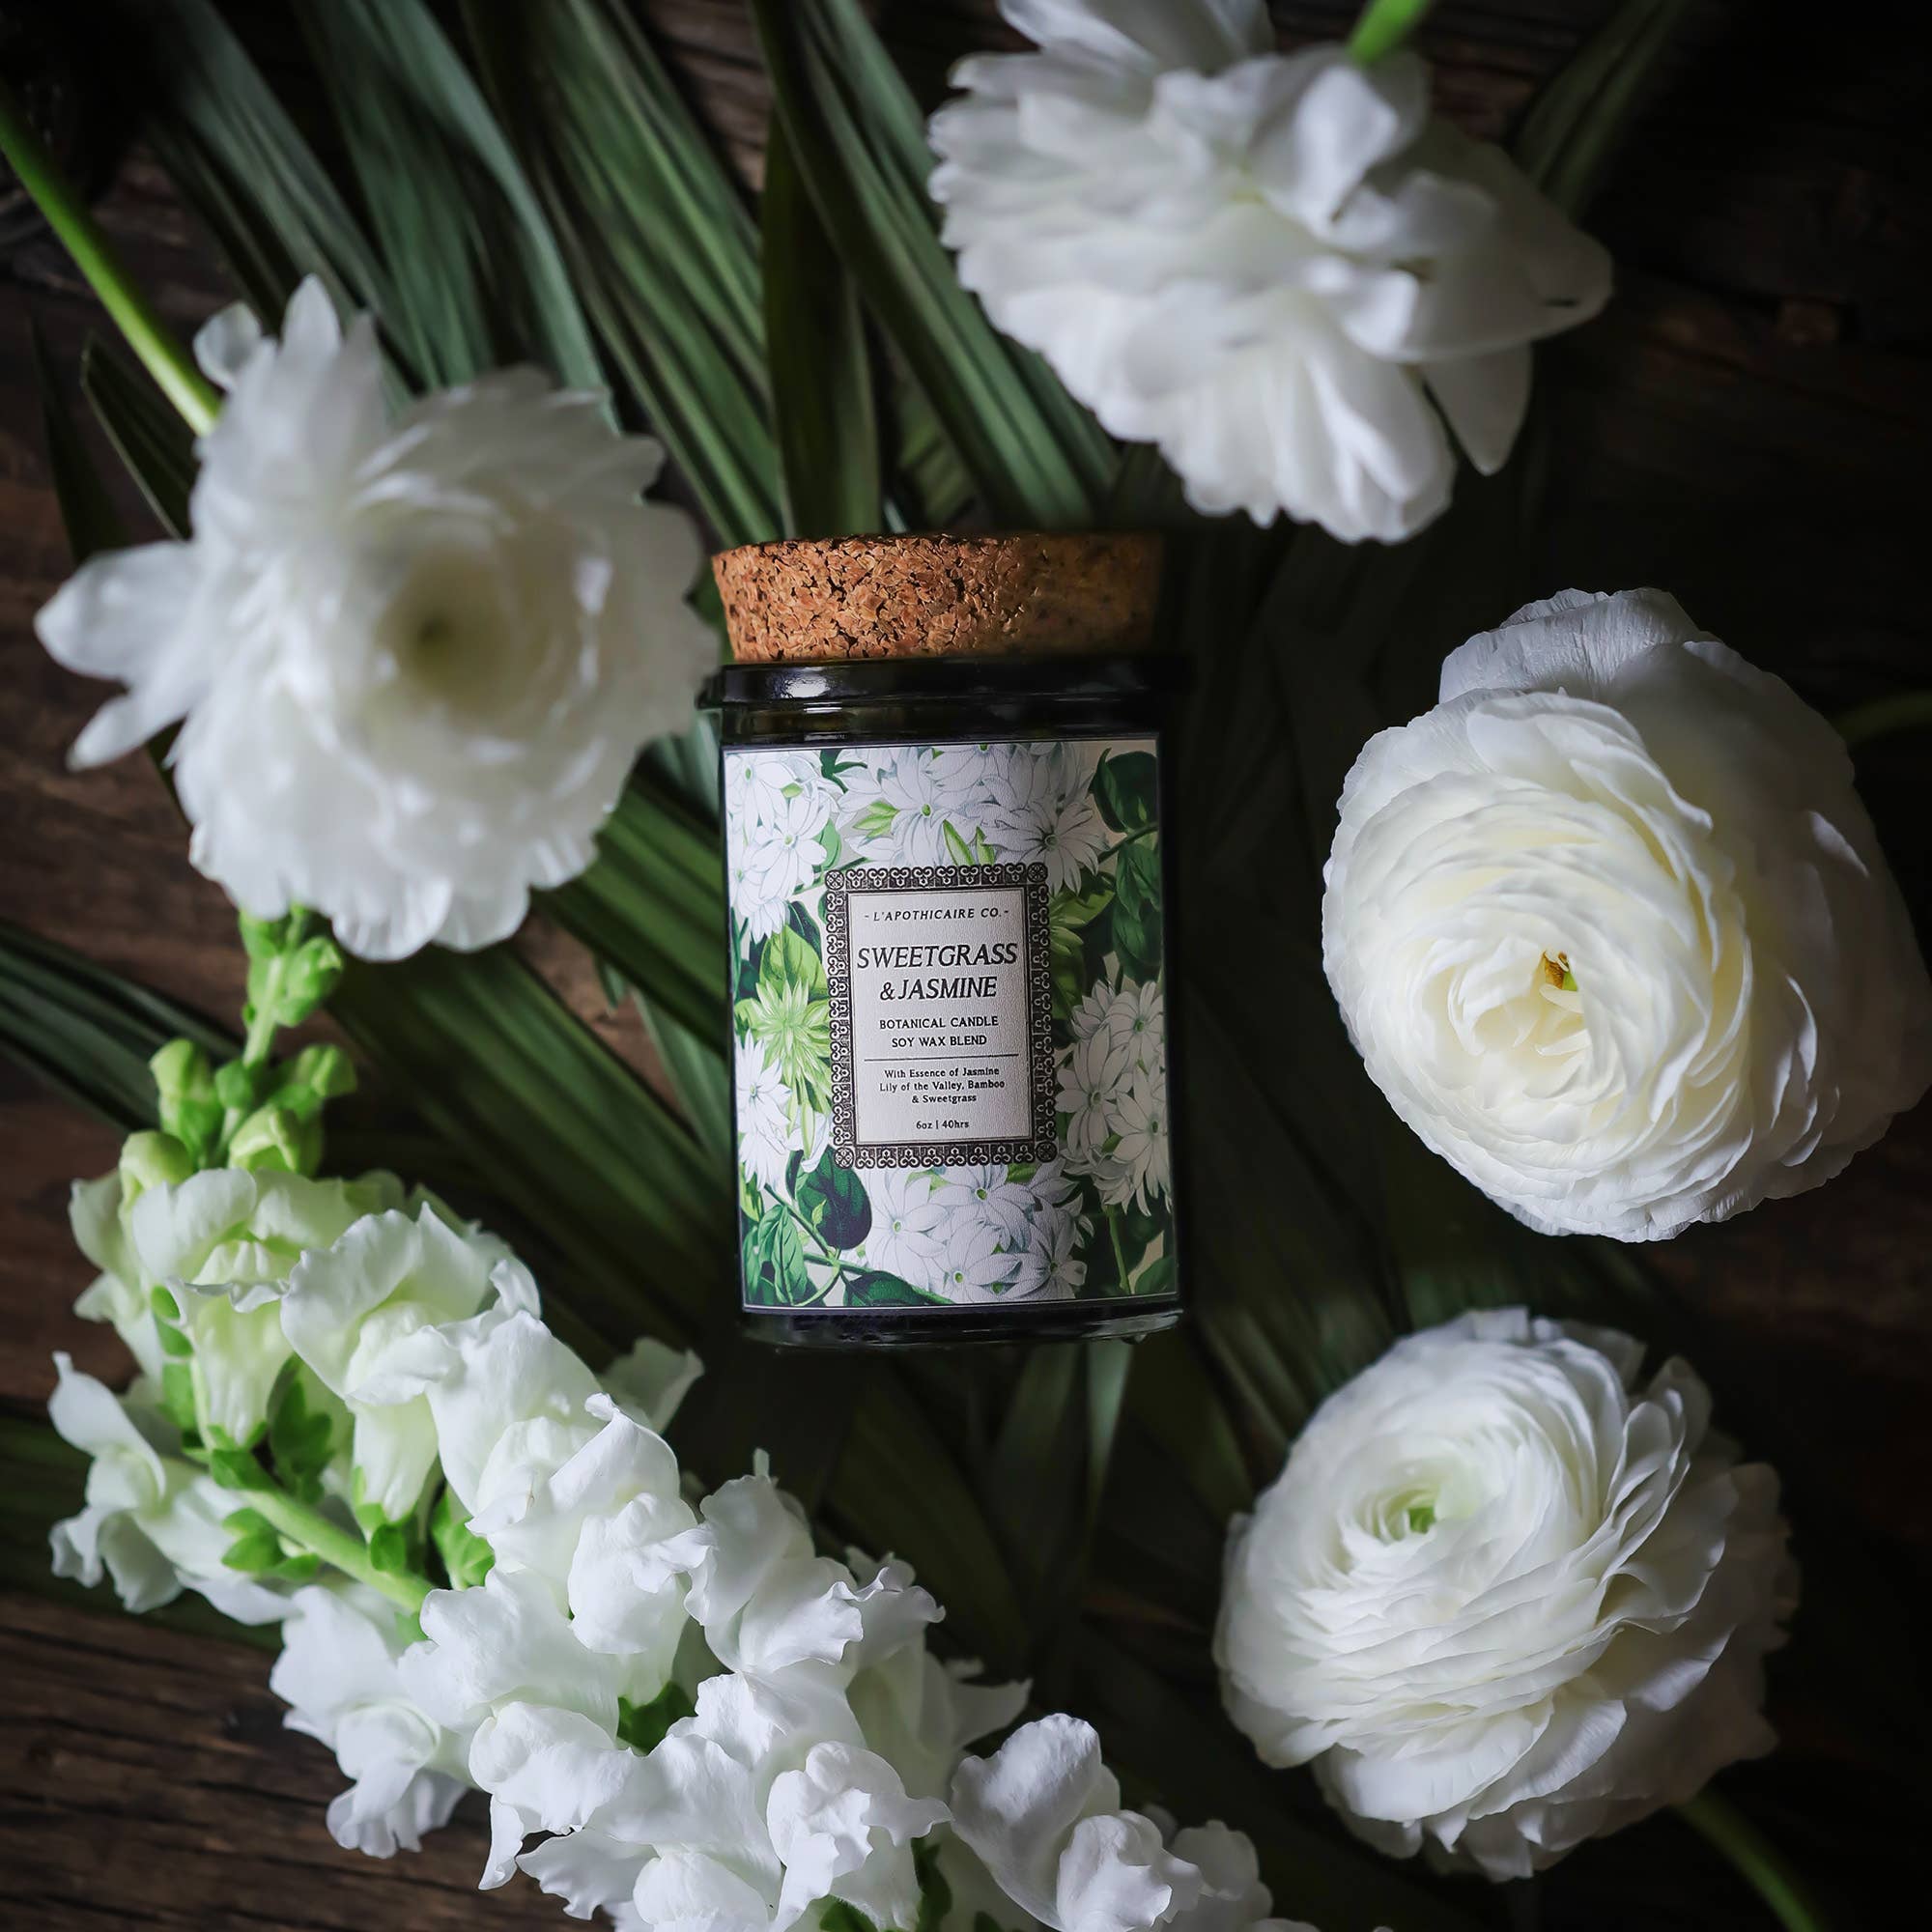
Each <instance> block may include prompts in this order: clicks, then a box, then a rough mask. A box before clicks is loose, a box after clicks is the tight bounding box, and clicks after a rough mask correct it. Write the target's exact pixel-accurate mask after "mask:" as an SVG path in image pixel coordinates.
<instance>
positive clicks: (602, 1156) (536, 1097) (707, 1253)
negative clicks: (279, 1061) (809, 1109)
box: [330, 948, 730, 1348]
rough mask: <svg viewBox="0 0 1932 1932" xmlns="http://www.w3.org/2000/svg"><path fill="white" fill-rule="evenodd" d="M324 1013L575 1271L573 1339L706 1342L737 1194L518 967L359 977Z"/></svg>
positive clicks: (364, 971)
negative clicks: (650, 1335) (702, 1333)
mask: <svg viewBox="0 0 1932 1932" xmlns="http://www.w3.org/2000/svg"><path fill="white" fill-rule="evenodd" d="M330 1010H331V1011H332V1012H333V1013H334V1014H335V1016H336V1018H337V1019H338V1020H339V1021H340V1022H341V1023H342V1025H343V1026H344V1027H345V1028H346V1029H347V1031H348V1032H349V1034H350V1036H351V1037H352V1038H354V1039H355V1041H356V1042H357V1043H358V1044H359V1045H361V1046H362V1047H364V1048H365V1050H367V1051H369V1052H370V1053H372V1054H374V1055H375V1056H376V1057H377V1058H378V1059H380V1060H381V1062H382V1063H383V1065H384V1069H385V1071H386V1072H387V1073H388V1075H389V1076H390V1078H391V1080H392V1081H394V1082H395V1084H396V1085H397V1086H398V1087H399V1088H400V1090H401V1091H403V1092H405V1093H408V1094H410V1095H411V1096H412V1100H413V1102H414V1104H415V1105H416V1107H417V1109H418V1111H419V1112H420V1114H421V1116H422V1118H423V1119H424V1120H425V1121H426V1122H428V1123H429V1124H430V1125H431V1126H432V1127H433V1128H435V1129H436V1130H437V1132H438V1133H439V1135H440V1137H441V1139H442V1140H443V1141H444V1142H445V1143H446V1144H447V1146H448V1147H449V1148H450V1149H451V1150H452V1151H455V1152H456V1153H457V1154H459V1155H460V1156H461V1157H462V1158H463V1159H464V1160H465V1161H466V1162H467V1164H468V1165H469V1167H470V1169H471V1170H472V1171H473V1172H474V1173H475V1174H476V1175H477V1176H478V1177H479V1178H480V1179H482V1180H483V1181H484V1182H485V1184H486V1185H487V1186H488V1187H489V1189H490V1191H491V1192H492V1193H493V1194H494V1196H495V1197H496V1199H497V1202H498V1203H499V1204H501V1206H502V1207H503V1208H506V1209H508V1210H509V1212H510V1213H511V1215H512V1216H514V1217H515V1219H516V1220H517V1221H520V1222H521V1223H522V1224H523V1226H524V1227H525V1228H526V1230H528V1231H529V1239H528V1242H527V1245H529V1246H530V1247H531V1248H532V1249H533V1250H534V1251H535V1252H539V1253H540V1252H541V1251H542V1250H543V1248H544V1246H545V1244H546V1243H547V1242H548V1243H550V1244H552V1245H554V1246H562V1247H563V1248H564V1249H565V1251H566V1252H567V1253H568V1255H569V1258H570V1280H571V1291H570V1294H569V1297H568V1301H567V1304H566V1305H565V1306H564V1307H563V1308H561V1309H559V1308H557V1307H556V1305H555V1304H553V1308H552V1318H553V1320H554V1321H556V1322H557V1323H558V1324H559V1325H561V1326H563V1327H564V1328H565V1329H566V1331H567V1333H566V1339H570V1340H573V1341H574V1342H575V1341H579V1340H582V1341H584V1342H585V1344H586V1346H591V1347H593V1348H594V1343H592V1342H591V1341H590V1339H589V1338H590V1337H601V1338H602V1340H603V1342H604V1343H605V1344H606V1346H607V1347H611V1348H614V1347H618V1346H621V1345H622V1344H623V1343H625V1342H627V1341H628V1340H629V1339H630V1338H631V1337H632V1336H634V1335H635V1334H636V1333H637V1332H638V1330H639V1327H640V1326H644V1325H647V1324H648V1325H650V1326H652V1327H653V1328H654V1330H655V1332H657V1333H659V1334H660V1335H661V1336H662V1337H663V1338H664V1339H665V1340H667V1341H671V1342H675V1343H679V1344H688V1343H690V1342H691V1341H693V1340H695V1339H696V1334H697V1331H698V1328H699V1326H700V1324H701V1322H702V1321H703V1320H704V1319H705V1317H706V1315H707V1314H708V1313H709V1312H710V1311H711V1310H712V1309H714V1308H715V1307H716V1305H717V1302H716V1297H717V1296H718V1294H719V1293H722V1291H723V1283H722V1281H721V1280H720V1268H719V1257H720V1254H721V1251H722V1252H723V1253H725V1254H728V1253H729V1249H728V1248H726V1247H725V1239H724V1230H725V1227H726V1226H727V1225H728V1217H729V1211H730V1210H729V1194H728V1184H729V1183H728V1177H727V1176H726V1174H725V1172H723V1171H722V1170H721V1169H720V1168H719V1167H717V1166H716V1165H715V1164H714V1163H712V1162H710V1161H708V1160H706V1159H705V1158H704V1156H703V1154H702V1153H701V1152H700V1151H699V1150H698V1148H697V1146H696V1143H695V1142H694V1141H693V1140H692V1138H691V1136H690V1134H689V1133H688V1132H687V1131H686V1129H685V1128H684V1126H683V1125H682V1124H681V1123H680V1122H678V1121H677V1120H676V1119H675V1118H674V1117H673V1116H672V1115H671V1114H670V1113H669V1112H668V1109H667V1108H666V1107H665V1105H664V1103H663V1102H662V1101H660V1100H659V1099H658V1098H657V1097H656V1095H654V1094H652V1093H651V1092H650V1091H649V1089H648V1088H646V1087H645V1086H644V1085H643V1083H642V1082H641V1081H639V1079H638V1078H637V1076H636V1075H635V1074H633V1073H632V1072H631V1071H630V1069H629V1068H628V1067H626V1066H625V1065H623V1064H622V1063H621V1062H620V1061H618V1060H616V1059H615V1058H613V1057H612V1055H611V1053H610V1051H609V1050H608V1049H607V1048H606V1047H605V1046H604V1045H603V1043H602V1042H601V1041H600V1040H599V1039H597V1037H595V1036H594V1035H593V1034H592V1033H591V1032H590V1030H589V1029H588V1028H587V1027H586V1026H585V1025H584V1024H583V1023H582V1021H581V1020H579V1019H578V1018H577V1017H576V1015H575V1014H573V1013H572V1012H570V1010H569V1009H567V1008H565V1007H564V1006H563V1005H562V1003H561V1002H560V1001H558V1000H557V998H556V997H555V995H554V994H553V993H552V992H551V991H550V989H549V988H548V987H547V986H545V985H544V984H543V982H542V981H541V980H538V979H537V978H536V977H535V976H534V975H533V974H532V973H531V972H530V971H529V970H528V968H526V967H525V966H524V965H522V964H521V963H520V962H519V961H518V960H517V958H516V957H515V955H514V954H512V953H510V952H507V951H505V950H503V949H501V948H498V949H495V950H493V951H491V952H480V953H472V954H469V955H459V954H456V953H449V952H440V951H438V950H435V949H430V950H428V951H426V952H420V953H418V954H416V956H415V957H414V958H412V959H408V960H401V961H398V962H396V963H394V964H391V965H387V966H384V967H380V968H378V967H371V966H366V965H364V964H362V963H361V962H359V961H351V962H350V966H349V970H348V971H347V973H345V975H344V976H343V980H342V984H341V986H340V987H338V988H337V991H336V994H335V997H334V999H333V1000H332V1001H331V1002H330ZM520 1244H524V1243H522V1242H521V1241H520ZM586 1328H587V1330H588V1336H586V1333H585V1330H586Z"/></svg>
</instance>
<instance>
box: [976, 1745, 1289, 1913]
mask: <svg viewBox="0 0 1932 1932" xmlns="http://www.w3.org/2000/svg"><path fill="white" fill-rule="evenodd" d="M952 1829H953V1830H954V1832H956V1833H957V1834H958V1836H959V1838H960V1839H961V1840H962V1841H963V1842H964V1844H965V1845H966V1846H967V1847H968V1848H969V1849H970V1850H971V1851H972V1852H973V1853H974V1855H975V1856H976V1857H977V1858H978V1859H979V1860H980V1862H981V1863H982V1864H983V1865H984V1866H985V1868H986V1870H987V1871H988V1872H989V1873H990V1874H991V1876H992V1878H993V1880H994V1881H995V1883H996V1884H997V1885H998V1886H999V1888H1000V1889H1001V1890H1002V1891H1003V1892H1004V1893H1005V1894H1006V1896H1007V1897H1008V1898H1009V1899H1010V1900H1011V1901H1012V1902H1013V1903H1014V1904H1015V1905H1017V1906H1019V1907H1020V1908H1021V1909H1022V1910H1024V1911H1026V1912H1028V1913H1030V1914H1032V1916H1033V1917H1034V1918H1036V1919H1037V1920H1038V1922H1039V1923H1040V1924H1041V1925H1044V1926H1048V1927H1050V1928H1052V1932H1154V1929H1155V1928H1156V1927H1165V1928H1171V1932H1249V1928H1265V1932H1312V1928H1309V1927H1306V1926H1301V1927H1296V1926H1293V1925H1291V1923H1290V1921H1289V1920H1287V1919H1282V1918H1270V1917H1269V1916H1268V1915H1269V1913H1270V1911H1271V1909H1272V1905H1273V1900H1272V1899H1271V1898H1270V1896H1269V1893H1268V1889H1267V1888H1266V1887H1265V1886H1264V1885H1263V1884H1262V1882H1261V1875H1260V1870H1259V1867H1258V1865H1257V1863H1256V1861H1255V1851H1254V1847H1253V1846H1252V1845H1251V1844H1250V1843H1249V1842H1248V1840H1247V1839H1246V1838H1245V1837H1243V1836H1242V1835H1241V1833H1238V1832H1233V1831H1230V1830H1229V1829H1228V1828H1227V1827H1226V1826H1225V1825H1218V1824H1213V1825H1207V1826H1201V1827H1196V1828H1194V1829H1191V1830H1188V1831H1183V1832H1173V1833H1170V1832H1168V1831H1166V1830H1164V1829H1163V1827H1162V1825H1161V1823H1160V1822H1158V1821H1156V1820H1155V1819H1153V1818H1150V1817H1147V1816H1145V1815H1144V1814H1142V1813H1141V1812H1138V1811H1129V1810H1127V1809H1125V1808H1124V1807H1123V1806H1122V1803H1121V1787H1120V1784H1119V1782H1118V1780H1117V1779H1116V1778H1115V1776H1114V1775H1113V1773H1112V1772H1110V1771H1109V1770H1108V1769H1107V1768H1106V1766H1105V1765H1104V1764H1103V1763H1102V1762H1101V1759H1100V1741H1099V1739H1098V1738H1097V1737H1096V1736H1095V1735H1094V1728H1093V1726H1092V1725H1091V1724H1086V1723H1082V1722H1081V1721H1080V1719H1077V1718H1068V1717H1064V1716H1055V1717H1050V1718H1041V1719H1037V1720H1036V1721H1035V1722H1033V1723H1031V1724H1023V1725H1022V1726H1021V1727H1020V1728H1019V1729H1018V1730H1017V1731H1015V1732H1014V1733H1013V1734H1012V1736H1011V1737H1009V1739H1008V1740H1007V1741H1006V1743H1005V1744H1003V1745H1002V1746H1001V1747H1000V1748H999V1749H998V1750H997V1751H995V1752H994V1753H993V1755H992V1756H991V1757H989V1758H968V1759H967V1760H966V1761H965V1762H964V1763H963V1764H961V1765H960V1767H959V1769H958V1771H957V1773H956V1774H955V1775H954V1776H953V1780H952Z"/></svg>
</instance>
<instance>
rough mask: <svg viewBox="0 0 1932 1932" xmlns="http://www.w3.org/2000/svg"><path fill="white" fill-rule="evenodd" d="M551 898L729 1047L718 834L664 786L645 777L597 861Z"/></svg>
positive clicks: (608, 828) (624, 965) (564, 915)
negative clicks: (725, 1034) (725, 1031)
mask: <svg viewBox="0 0 1932 1932" xmlns="http://www.w3.org/2000/svg"><path fill="white" fill-rule="evenodd" d="M545 904H546V906H547V907H548V909H549V911H550V912H551V914H552V916H553V917H554V919H555V920H556V921H557V923H559V924H560V925H562V926H563V927H564V929H565V930H566V931H567V932H569V933H571V934H572V935H573V936H574V937H575V938H578V939H581V940H582V942H583V944H584V945H586V946H587V947H589V948H590V950H591V951H592V952H595V953H596V954H597V956H598V957H599V958H600V959H602V960H604V961H605V962H606V963H607V964H609V965H610V966H611V967H612V968H613V969H615V971H616V972H617V973H618V974H619V975H621V976H622V978H623V979H625V980H628V981H629V982H630V984H632V985H633V986H635V987H637V989H638V990H639V992H640V993H642V994H643V995H644V996H645V997H646V998H647V999H648V1000H649V1001H650V1003H651V1005H652V1006H653V1007H654V1008H655V1009H658V1010H659V1011H661V1012H663V1013H664V1014H665V1015H666V1016H667V1017H668V1018H670V1019H672V1020H674V1021H676V1022H677V1024H678V1025H680V1026H682V1027H683V1028H684V1029H685V1030H686V1031H687V1032H688V1033H689V1034H691V1035H692V1036H693V1037H694V1038H695V1039H696V1040H697V1041H699V1042H710V1043H711V1050H712V1051H713V1052H714V1053H721V1054H722V1053H723V1051H724V1017H723V1016H724V1012H725V1000H726V998H727V997H728V995H729V991H730V976H729V969H728V965H727V962H726V958H725V897H724V879H723V863H722V861H721V859H720V857H719V851H718V839H717V835H716V834H715V833H714V832H712V831H711V829H710V828H709V827H707V826H706V825H704V824H703V823H702V821H701V820H699V819H698V818H697V816H696V814H695V813H694V812H692V811H690V810H688V809H687V808H685V807H684V806H682V805H681V804H680V803H679V802H678V801H676V800H675V799H673V798H672V797H671V796H670V795H669V793H668V791H666V790H665V789H664V787H662V786H661V785H659V784H657V783H655V782H654V781H652V780H651V779H650V778H649V777H648V776H641V775H640V776H639V779H638V780H637V781H636V782H634V783H633V785H632V786H631V788H630V790H629V791H627V792H626V793H625V795H624V797H623V798H622V799H621V800H620V801H619V803H618V806H617V809H616V810H615V811H614V812H612V813H611V818H610V820H609V822H608V823H607V824H606V825H605V827H604V830H603V832H602V833H601V834H600V835H599V838H598V857H597V863H596V864H595V865H594V866H593V867H591V868H590V870H589V871H587V872H585V873H584V874H583V876H582V878H580V879H574V880H572V882H571V883H570V884H569V885H567V886H563V887H560V888H559V889H558V890H557V891H556V892H554V893H552V894H550V895H548V897H547V898H546V900H545Z"/></svg>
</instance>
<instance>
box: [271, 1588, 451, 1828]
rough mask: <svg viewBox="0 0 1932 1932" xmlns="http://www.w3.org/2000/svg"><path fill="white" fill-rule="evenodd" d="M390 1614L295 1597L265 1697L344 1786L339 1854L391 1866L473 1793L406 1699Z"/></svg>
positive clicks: (363, 1601) (341, 1593) (318, 1593)
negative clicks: (317, 1746) (269, 1695)
mask: <svg viewBox="0 0 1932 1932" xmlns="http://www.w3.org/2000/svg"><path fill="white" fill-rule="evenodd" d="M396 1625H397V1619H396V1610H395V1605H392V1604H388V1603H385V1602H384V1601H383V1599H381V1598H380V1597H372V1596H371V1595H370V1594H369V1593H368V1592H366V1591H362V1590H358V1589H353V1588H343V1589H328V1588H325V1587H323V1586H322V1585H320V1584H311V1585H309V1586H307V1587H306V1588H304V1589H300V1590H298V1591H297V1592H296V1593H295V1596H294V1598H293V1600H292V1603H291V1609H290V1615H289V1618H288V1621H287V1622H286V1623H285V1624H284V1625H283V1626H282V1652H281V1655H280V1656H279V1657H277V1658H276V1659H275V1663H274V1668H273V1669H272V1670H270V1673H269V1689H270V1690H272V1691H273V1692H274V1693H275V1695H276V1696H277V1697H279V1698H281V1699H282V1701H283V1702H284V1703H286V1704H287V1705H289V1706H290V1710H289V1714H288V1716H287V1717H286V1718H284V1719H283V1720H282V1721H283V1722H284V1723H285V1724H286V1725H287V1726H288V1728H289V1729H290V1730H293V1731H301V1732H303V1733H304V1734H305V1735H307V1736H309V1737H312V1738H314V1739H316V1740H317V1741H318V1742H319V1743H321V1744H325V1745H327V1747H328V1748H329V1749H330V1750H332V1751H333V1752H334V1753H335V1756H336V1761H337V1762H338V1763H339V1764H340V1765H341V1767H342V1770H343V1772H344V1773H345V1775H346V1776H348V1777H349V1778H350V1780H351V1783H350V1788H349V1789H348V1790H347V1791H345V1792H343V1793H341V1795H340V1796H338V1797H337V1798H335V1799H334V1800H333V1801H332V1802H331V1803H330V1804H329V1807H328V1830H329V1835H330V1836H331V1837H333V1838H334V1840H335V1842H336V1843H337V1844H338V1845H341V1846H342V1847H343V1848H344V1849H345V1850H348V1851H355V1852H364V1853H367V1854H368V1855H369V1856H370V1857H371V1858H378V1859H386V1858H392V1857H394V1855H395V1853H396V1851H397V1849H398V1847H402V1848H404V1849H407V1850H409V1851H412V1852H413V1851H419V1850H420V1849H421V1847H422V1834H423V1833H425V1832H431V1831H434V1830H435V1829H436V1828H437V1827H438V1826H440V1825H446V1824H447V1823H448V1822H449V1814H450V1813H451V1812H452V1811H453V1810H454V1809H455V1808H456V1802H457V1800H458V1799H459V1798H461V1797H462V1796H463V1794H464V1792H465V1791H466V1790H468V1789H469V1780H468V1779H467V1778H466V1777H465V1776H464V1775H463V1758H462V1753H461V1751H460V1749H459V1747H458V1744H457V1740H456V1739H455V1738H454V1736H453V1735H452V1734H451V1733H450V1732H449V1731H447V1730H446V1729H444V1727H443V1726H442V1725H440V1724H439V1723H438V1722H437V1721H436V1720H435V1719H433V1718H431V1717H430V1716H429V1715H428V1714H427V1713H426V1712H425V1711H423V1710H422V1709H421V1708H420V1707H419V1706H418V1705H417V1704H416V1703H415V1702H414V1701H413V1700H412V1698H411V1697H410V1696H409V1694H408V1692H407V1691H406V1690H405V1689H404V1686H403V1681H402V1669H401V1662H402V1656H403V1652H404V1649H405V1647H406V1646H405V1644H404V1640H403V1638H402V1636H401V1635H400V1634H399V1633H398V1631H397V1628H396Z"/></svg>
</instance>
